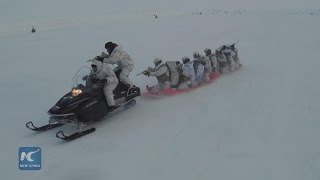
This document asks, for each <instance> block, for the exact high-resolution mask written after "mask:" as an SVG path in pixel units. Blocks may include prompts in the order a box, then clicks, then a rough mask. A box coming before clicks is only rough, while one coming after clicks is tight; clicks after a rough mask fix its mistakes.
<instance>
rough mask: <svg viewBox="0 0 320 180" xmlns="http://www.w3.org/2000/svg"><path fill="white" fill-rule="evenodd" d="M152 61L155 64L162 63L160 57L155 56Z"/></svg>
mask: <svg viewBox="0 0 320 180" xmlns="http://www.w3.org/2000/svg"><path fill="white" fill-rule="evenodd" d="M153 63H154V64H155V65H159V64H161V63H162V60H161V59H160V58H155V59H154V61H153Z"/></svg>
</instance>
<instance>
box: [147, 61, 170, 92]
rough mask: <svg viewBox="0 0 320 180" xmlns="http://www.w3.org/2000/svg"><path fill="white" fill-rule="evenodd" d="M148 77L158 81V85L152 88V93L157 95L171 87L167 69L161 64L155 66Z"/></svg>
mask: <svg viewBox="0 0 320 180" xmlns="http://www.w3.org/2000/svg"><path fill="white" fill-rule="evenodd" d="M149 75H150V76H154V77H156V78H157V80H158V84H157V85H155V86H154V87H153V88H152V92H153V93H158V92H159V91H161V90H163V89H167V88H170V87H171V83H170V77H169V69H168V67H167V66H166V65H165V64H163V63H161V64H159V65H158V66H156V67H155V68H154V69H153V71H151V72H150V74H149Z"/></svg>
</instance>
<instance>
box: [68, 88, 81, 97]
mask: <svg viewBox="0 0 320 180" xmlns="http://www.w3.org/2000/svg"><path fill="white" fill-rule="evenodd" d="M81 93H82V91H81V89H72V91H71V95H72V96H74V97H76V96H78V95H79V94H81Z"/></svg>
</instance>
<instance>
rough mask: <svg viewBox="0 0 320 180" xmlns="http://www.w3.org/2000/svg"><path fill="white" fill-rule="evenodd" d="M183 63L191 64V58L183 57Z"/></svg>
mask: <svg viewBox="0 0 320 180" xmlns="http://www.w3.org/2000/svg"><path fill="white" fill-rule="evenodd" d="M182 62H183V64H186V63H188V62H190V58H188V57H183V58H182Z"/></svg>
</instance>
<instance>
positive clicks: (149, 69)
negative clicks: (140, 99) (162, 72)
mask: <svg viewBox="0 0 320 180" xmlns="http://www.w3.org/2000/svg"><path fill="white" fill-rule="evenodd" d="M152 71H153V68H152V67H148V69H147V70H144V71H142V72H140V73H138V74H137V75H136V76H140V75H142V74H144V73H145V72H152Z"/></svg>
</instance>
